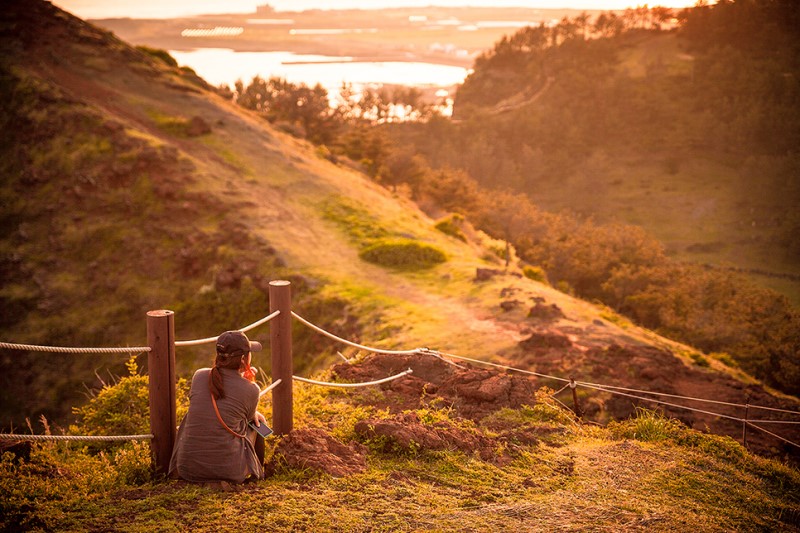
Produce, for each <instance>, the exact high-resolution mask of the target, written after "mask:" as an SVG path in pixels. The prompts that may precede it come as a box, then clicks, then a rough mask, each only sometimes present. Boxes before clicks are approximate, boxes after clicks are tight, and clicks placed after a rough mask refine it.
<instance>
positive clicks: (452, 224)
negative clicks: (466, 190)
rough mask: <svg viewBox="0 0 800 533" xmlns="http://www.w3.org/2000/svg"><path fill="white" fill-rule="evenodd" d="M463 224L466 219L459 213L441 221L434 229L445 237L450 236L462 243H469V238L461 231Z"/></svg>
mask: <svg viewBox="0 0 800 533" xmlns="http://www.w3.org/2000/svg"><path fill="white" fill-rule="evenodd" d="M463 224H464V217H463V216H461V215H459V214H458V213H453V214H452V215H448V216H446V217H444V218H443V219H441V220H439V222H437V223H436V225H435V226H434V227H435V228H436V229H437V230H439V231H441V232H442V233H444V234H445V235H449V236H451V237H454V238H456V239H458V240H460V241H464V242H467V237H466V236H465V235H464V233H463V232H462V231H461V227H462V225H463Z"/></svg>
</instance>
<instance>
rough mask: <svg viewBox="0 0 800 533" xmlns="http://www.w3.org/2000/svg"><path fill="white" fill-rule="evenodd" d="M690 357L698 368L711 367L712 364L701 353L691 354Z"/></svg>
mask: <svg viewBox="0 0 800 533" xmlns="http://www.w3.org/2000/svg"><path fill="white" fill-rule="evenodd" d="M689 357H690V358H691V360H692V361H694V364H696V365H697V366H702V367H709V366H711V363H709V362H708V359H706V358H705V357H704V356H703V354H701V353H697V352H692V353H690V354H689Z"/></svg>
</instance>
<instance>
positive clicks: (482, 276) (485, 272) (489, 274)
mask: <svg viewBox="0 0 800 533" xmlns="http://www.w3.org/2000/svg"><path fill="white" fill-rule="evenodd" d="M502 273H503V271H502V270H497V269H495V268H478V269H476V270H475V281H489V280H490V279H492V278H493V277H495V276H499V275H501V274H502Z"/></svg>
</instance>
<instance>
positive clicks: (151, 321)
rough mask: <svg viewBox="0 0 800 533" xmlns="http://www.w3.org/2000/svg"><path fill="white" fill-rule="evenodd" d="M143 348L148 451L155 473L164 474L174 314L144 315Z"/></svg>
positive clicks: (170, 424)
mask: <svg viewBox="0 0 800 533" xmlns="http://www.w3.org/2000/svg"><path fill="white" fill-rule="evenodd" d="M147 344H148V345H149V346H150V353H149V354H148V358H147V370H148V374H149V375H150V377H149V379H150V432H151V433H152V434H153V440H152V441H150V450H151V451H152V454H153V466H154V469H155V471H156V473H159V474H165V475H166V474H167V473H168V471H169V460H170V457H171V456H172V446H173V445H174V444H175V432H176V430H175V426H177V417H176V414H175V313H173V312H172V311H166V310H159V311H148V313H147Z"/></svg>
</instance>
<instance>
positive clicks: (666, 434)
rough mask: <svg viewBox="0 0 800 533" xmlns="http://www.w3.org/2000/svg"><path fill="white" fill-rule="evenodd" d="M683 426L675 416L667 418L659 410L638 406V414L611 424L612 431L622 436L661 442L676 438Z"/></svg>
mask: <svg viewBox="0 0 800 533" xmlns="http://www.w3.org/2000/svg"><path fill="white" fill-rule="evenodd" d="M682 428H683V426H682V425H681V423H680V422H679V421H678V420H675V419H674V418H667V417H666V416H664V415H663V414H662V413H660V412H658V411H651V410H649V409H644V408H642V407H637V408H636V416H635V417H633V418H630V419H628V420H624V421H622V422H612V423H611V424H609V429H611V433H612V434H613V435H615V436H617V437H620V438H626V439H635V440H641V441H644V442H660V441H664V440H667V439H675V438H676V437H678V436H679V435H680V433H681V429H682Z"/></svg>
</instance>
